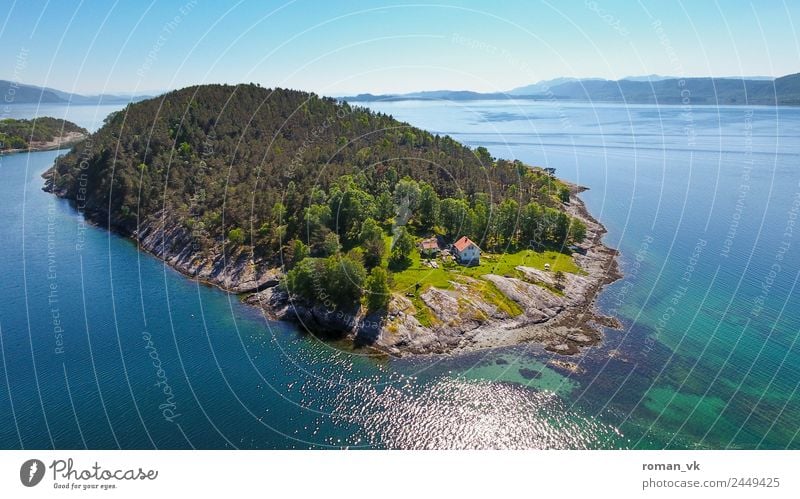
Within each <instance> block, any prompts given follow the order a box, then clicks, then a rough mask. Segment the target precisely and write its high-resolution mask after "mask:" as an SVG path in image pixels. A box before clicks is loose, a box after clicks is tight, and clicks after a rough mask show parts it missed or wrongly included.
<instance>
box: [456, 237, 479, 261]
mask: <svg viewBox="0 0 800 499" xmlns="http://www.w3.org/2000/svg"><path fill="white" fill-rule="evenodd" d="M452 250H453V256H454V257H455V259H456V261H457V262H458V263H460V264H461V265H479V264H480V263H481V249H480V248H479V247H478V245H477V244H475V243H474V242H473V241H472V239H470V238H468V237H467V236H463V237H461V238H460V239H459V240H458V241H456V242H455V243H453V248H452Z"/></svg>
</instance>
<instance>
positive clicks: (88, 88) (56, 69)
mask: <svg viewBox="0 0 800 499" xmlns="http://www.w3.org/2000/svg"><path fill="white" fill-rule="evenodd" d="M0 5H2V6H3V8H2V9H0V16H2V17H1V18H0V22H2V25H0V47H2V53H3V59H2V62H0V79H12V80H16V81H20V82H22V83H31V84H36V85H44V86H50V87H53V88H58V89H60V90H66V91H74V92H78V93H85V94H87V93H99V92H109V93H113V92H134V91H138V92H143V91H145V92H147V91H152V90H163V89H170V88H179V87H182V86H186V85H190V84H198V83H211V82H225V83H239V82H258V83H261V84H262V85H263V86H268V87H272V86H281V87H290V88H297V89H302V90H310V91H315V92H318V93H321V94H326V95H345V94H352V93H362V92H371V93H394V92H409V91H416V90H436V89H467V90H476V91H501V90H509V89H511V88H515V87H518V86H522V85H526V84H530V83H534V82H536V81H539V80H545V79H550V78H555V77H560V76H568V77H602V78H609V79H617V78H622V77H625V76H630V75H646V74H662V75H677V76H707V75H712V76H741V75H767V76H780V75H784V74H788V73H796V72H799V71H800V37H799V36H798V33H797V31H796V30H797V29H800V2H798V1H797V0H787V1H783V0H776V1H773V0H766V1H757V2H752V3H751V2H748V1H740V0H731V1H723V0H718V1H713V0H711V1H706V0H703V1H686V0H685V1H675V2H671V1H652V2H650V1H647V2H637V1H621V0H586V1H584V0H571V1H556V0H550V1H541V2H540V1H537V0H522V1H503V2H493V1H458V2H455V1H449V0H439V1H437V2H436V3H435V4H427V3H419V4H412V3H409V2H402V1H389V0H387V1H371V2H367V1H340V2H329V1H322V0H319V1H314V0H296V1H288V2H284V1H269V0H259V1H249V0H245V1H230V2H223V1H211V0H174V1H173V0H170V1H158V2H152V3H150V2H149V1H132V0H120V1H116V2H114V1H111V0H110V1H102V0H87V1H82V2H81V1H77V0H75V1H70V0H51V1H46V0H17V1H14V0H0Z"/></svg>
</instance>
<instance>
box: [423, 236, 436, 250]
mask: <svg viewBox="0 0 800 499" xmlns="http://www.w3.org/2000/svg"><path fill="white" fill-rule="evenodd" d="M420 247H422V249H424V250H432V249H439V243H438V242H436V238H435V237H432V238H430V239H425V240H423V241H422V242H421V243H420Z"/></svg>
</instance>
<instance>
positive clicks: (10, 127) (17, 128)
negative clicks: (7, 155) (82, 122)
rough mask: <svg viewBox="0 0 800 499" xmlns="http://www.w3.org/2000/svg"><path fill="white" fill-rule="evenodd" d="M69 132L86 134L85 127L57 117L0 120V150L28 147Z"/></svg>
mask: <svg viewBox="0 0 800 499" xmlns="http://www.w3.org/2000/svg"><path fill="white" fill-rule="evenodd" d="M70 132H77V133H82V134H86V135H88V134H89V132H87V131H86V129H84V128H81V127H79V126H78V125H76V124H75V123H71V122H69V121H66V120H62V119H57V118H38V119H35V120H18V119H12V118H7V119H4V120H0V150H3V151H4V150H8V149H28V148H29V147H31V145H32V144H35V143H37V142H50V141H52V140H53V139H55V138H56V137H60V136H62V135H64V134H67V133H70Z"/></svg>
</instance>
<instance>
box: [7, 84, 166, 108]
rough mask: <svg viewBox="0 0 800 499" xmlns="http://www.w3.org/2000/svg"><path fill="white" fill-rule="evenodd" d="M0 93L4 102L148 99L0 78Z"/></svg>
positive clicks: (122, 101) (90, 101)
mask: <svg viewBox="0 0 800 499" xmlns="http://www.w3.org/2000/svg"><path fill="white" fill-rule="evenodd" d="M0 95H3V96H4V101H3V102H4V103H6V104H37V103H42V104H66V103H70V104H75V105H78V104H99V103H102V104H119V103H127V102H137V101H140V100H144V99H148V98H150V97H151V96H149V95H110V94H101V95H81V94H73V93H70V92H64V91H61V90H56V89H54V88H48V87H37V86H36V85H25V84H22V83H16V82H12V81H8V80H0Z"/></svg>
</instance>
